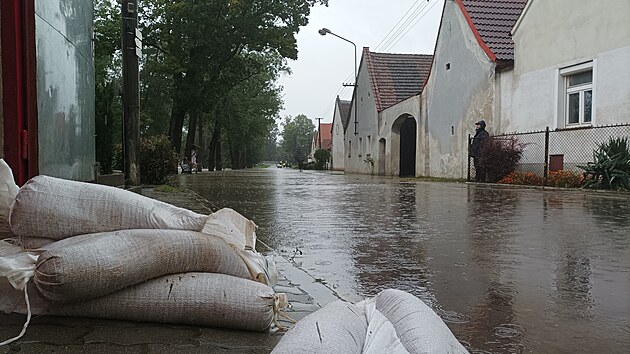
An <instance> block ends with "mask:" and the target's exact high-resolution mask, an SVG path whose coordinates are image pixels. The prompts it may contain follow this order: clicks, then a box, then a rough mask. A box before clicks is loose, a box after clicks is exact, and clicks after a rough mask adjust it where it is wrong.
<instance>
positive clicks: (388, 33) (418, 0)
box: [374, 0, 420, 50]
mask: <svg viewBox="0 0 630 354" xmlns="http://www.w3.org/2000/svg"><path fill="white" fill-rule="evenodd" d="M418 2H420V0H416V2H415V3H413V5H411V7H410V8H409V9H408V10H407V12H405V14H404V15H402V17H401V18H400V19H399V20H398V22H396V24H395V25H394V27H392V29H390V30H389V32H387V34H386V35H385V37H383V39H382V40H381V41H380V43H379V44H377V45H376V47H374V48H375V49H374V50H377V49H378V48H379V47H380V46H381V44H383V42H384V41H385V39H386V38H387V37H388V36H389V35H390V34H391V33H392V31H394V29H395V28H396V27H397V26H398V24H399V23H400V22H401V21H402V20H403V18H405V16H407V14H408V13H409V11H411V9H413V8H414V7H415V6H416V5H417V4H418Z"/></svg>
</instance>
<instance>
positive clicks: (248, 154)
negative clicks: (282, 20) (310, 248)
mask: <svg viewBox="0 0 630 354" xmlns="http://www.w3.org/2000/svg"><path fill="white" fill-rule="evenodd" d="M247 55H248V56H250V58H249V68H248V69H247V70H249V71H250V72H252V73H254V74H253V75H252V76H251V77H250V78H249V79H248V80H246V81H243V82H241V83H239V84H238V85H237V86H235V87H234V88H233V89H232V90H230V92H229V94H228V96H227V97H226V99H225V100H224V103H225V106H224V107H223V110H222V111H221V112H222V113H227V112H229V114H228V115H227V116H225V118H227V119H226V120H225V122H224V123H223V126H224V127H225V134H226V136H227V141H228V145H229V150H230V160H231V163H232V168H233V169H238V168H245V167H253V166H254V165H255V164H256V163H257V162H259V161H261V159H262V157H263V155H264V149H265V142H266V139H267V135H268V134H269V131H270V130H271V129H272V128H273V126H274V125H275V119H274V118H275V117H276V115H277V114H278V112H279V110H280V107H281V105H282V99H281V96H280V94H281V92H280V88H279V87H277V86H276V84H275V81H276V79H277V77H278V75H279V73H280V72H281V71H283V70H286V68H285V66H284V59H283V58H281V57H280V56H279V55H277V54H276V53H274V52H270V53H263V54H260V53H255V52H254V53H248V54H247ZM217 121H218V120H217Z"/></svg>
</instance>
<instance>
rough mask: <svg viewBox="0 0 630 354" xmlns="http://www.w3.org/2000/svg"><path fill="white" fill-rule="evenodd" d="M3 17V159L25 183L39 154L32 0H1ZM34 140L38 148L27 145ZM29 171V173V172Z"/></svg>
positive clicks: (20, 183) (32, 171) (17, 177)
mask: <svg viewBox="0 0 630 354" xmlns="http://www.w3.org/2000/svg"><path fill="white" fill-rule="evenodd" d="M0 6H1V8H0V14H1V16H2V89H3V92H2V93H3V97H2V110H3V117H4V127H3V129H4V158H5V160H6V162H7V163H8V164H9V166H10V167H11V169H12V170H13V174H14V176H15V179H16V182H17V183H18V184H19V185H22V184H23V183H24V182H26V180H27V179H28V178H29V177H31V175H32V174H34V173H36V170H37V168H36V166H37V160H36V159H35V161H34V164H35V168H34V169H33V170H31V171H29V158H30V157H31V156H33V155H34V156H37V149H36V146H37V144H36V141H37V134H36V131H37V126H36V124H35V126H34V129H33V130H30V131H29V130H28V128H29V121H31V122H35V123H36V121H37V114H36V112H35V111H34V110H33V107H36V106H37V101H36V94H35V92H36V91H35V66H34V63H35V51H34V47H35V36H34V35H35V26H34V17H35V14H34V7H33V0H26V1H23V0H1V3H0ZM32 140H35V149H33V148H31V149H29V148H28V145H29V141H32ZM29 172H30V173H29Z"/></svg>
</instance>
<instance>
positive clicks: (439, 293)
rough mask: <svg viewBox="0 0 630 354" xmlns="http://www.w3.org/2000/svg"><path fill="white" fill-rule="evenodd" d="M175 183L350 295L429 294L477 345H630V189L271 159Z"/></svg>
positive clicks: (565, 349)
mask: <svg viewBox="0 0 630 354" xmlns="http://www.w3.org/2000/svg"><path fill="white" fill-rule="evenodd" d="M178 181H179V182H180V183H181V184H182V185H183V186H185V187H188V188H191V189H193V190H194V191H196V192H197V193H199V194H200V195H202V196H203V197H205V198H206V199H208V200H209V201H211V202H212V203H214V204H215V205H216V206H217V207H231V208H233V209H235V210H237V211H239V212H240V213H242V214H243V215H245V216H247V217H248V218H251V219H253V220H254V221H255V222H256V223H257V224H258V225H259V227H260V228H259V230H258V237H259V239H260V240H262V241H263V242H264V243H266V244H267V245H269V246H271V247H273V248H274V249H276V250H278V251H280V252H282V254H283V255H284V256H285V257H287V258H293V259H294V260H295V262H296V263H297V264H299V265H300V266H301V267H302V268H303V269H304V270H306V271H307V272H308V273H309V274H310V275H311V276H312V277H313V278H314V279H315V281H318V282H322V283H324V284H326V285H327V286H328V287H329V288H331V289H333V290H334V291H335V292H336V293H337V294H338V296H339V297H340V298H341V299H343V300H347V301H352V302H356V301H359V300H362V299H363V298H364V297H366V296H371V295H374V294H376V293H378V292H379V291H380V290H382V289H385V288H397V289H401V290H405V291H408V292H411V293H413V294H415V295H416V296H418V297H420V298H422V299H423V300H424V301H425V302H426V303H428V304H430V305H431V306H432V308H433V309H434V310H435V311H436V312H437V313H438V314H439V315H440V316H441V317H442V318H443V319H444V320H445V321H446V322H447V324H448V325H449V327H450V328H451V330H452V331H453V332H454V333H455V335H456V336H457V338H458V339H459V340H460V341H462V342H464V343H466V344H467V346H468V347H469V348H471V352H478V353H485V352H499V353H521V352H527V353H528V352H533V353H576V352H581V353H627V352H628V350H629V348H630V198H629V197H628V195H625V196H621V197H619V196H614V195H610V194H604V193H584V192H581V191H556V190H547V191H542V190H538V189H525V188H523V189H521V188H519V189H513V188H509V189H508V188H496V187H492V186H485V185H482V186H477V185H467V184H461V183H432V182H417V181H408V180H401V179H398V178H384V177H377V176H364V175H343V174H332V173H320V172H313V171H305V172H299V171H297V170H290V169H277V168H273V167H271V168H268V169H253V170H247V171H225V172H214V173H203V174H199V175H188V176H182V175H180V176H179V177H178ZM261 250H264V249H262V248H261Z"/></svg>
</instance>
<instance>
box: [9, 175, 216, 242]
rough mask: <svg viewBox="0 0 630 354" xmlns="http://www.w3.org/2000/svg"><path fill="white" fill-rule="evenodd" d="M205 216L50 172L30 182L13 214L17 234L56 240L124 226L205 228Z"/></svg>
mask: <svg viewBox="0 0 630 354" xmlns="http://www.w3.org/2000/svg"><path fill="white" fill-rule="evenodd" d="M206 219H207V216H206V215H201V214H197V213H194V212H192V211H190V210H186V209H182V208H178V207H175V206H173V205H170V204H167V203H163V202H160V201H157V200H154V199H151V198H147V197H144V196H141V195H139V194H136V193H132V192H129V191H125V190H123V189H120V188H115V187H109V186H103V185H98V184H92V183H84V182H75V181H68V180H63V179H59V178H53V177H48V176H36V177H33V178H32V179H30V180H29V181H28V182H26V184H25V185H24V186H22V188H20V190H19V191H18V193H17V196H16V197H15V202H14V203H13V205H12V206H11V211H10V214H9V223H10V225H11V230H12V232H13V233H14V234H15V235H18V236H34V237H45V238H52V239H57V240H60V239H63V238H66V237H70V236H74V235H83V234H89V233H96V232H106V231H115V230H124V229H176V230H194V231H201V230H202V229H203V227H204V223H205V222H206Z"/></svg>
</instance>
